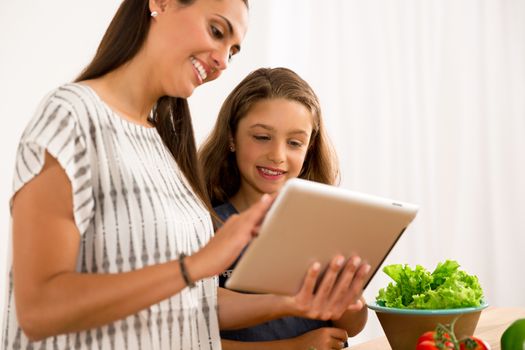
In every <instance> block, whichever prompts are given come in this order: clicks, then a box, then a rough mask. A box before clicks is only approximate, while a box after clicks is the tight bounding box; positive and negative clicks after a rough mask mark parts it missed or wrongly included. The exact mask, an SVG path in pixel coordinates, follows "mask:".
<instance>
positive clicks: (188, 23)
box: [144, 0, 248, 98]
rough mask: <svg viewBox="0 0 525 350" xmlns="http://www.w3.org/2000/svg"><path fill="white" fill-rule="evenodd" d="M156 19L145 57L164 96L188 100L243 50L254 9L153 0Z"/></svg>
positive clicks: (231, 0) (232, 1)
mask: <svg viewBox="0 0 525 350" xmlns="http://www.w3.org/2000/svg"><path fill="white" fill-rule="evenodd" d="M150 9H151V11H157V12H158V16H156V17H155V18H152V22H151V27H150V31H149V34H148V40H147V42H146V46H145V50H144V54H145V55H146V56H147V57H148V59H149V62H151V65H152V67H153V68H152V72H151V74H152V77H151V78H152V79H155V81H158V82H160V86H159V87H157V88H158V89H160V90H161V91H160V93H162V94H164V95H169V96H175V97H182V98H187V97H189V96H190V95H191V94H192V93H193V90H194V89H195V88H196V87H197V86H199V85H201V84H203V83H206V82H209V81H212V80H215V79H217V78H218V77H219V75H220V74H221V72H222V71H223V70H224V69H226V68H227V67H228V60H229V58H230V57H231V56H233V55H235V54H237V53H238V52H239V51H240V45H241V42H242V39H243V38H244V35H245V33H246V30H247V23H248V9H247V7H246V5H245V4H244V2H243V1H242V0H220V1H218V0H197V1H195V2H194V3H193V4H191V5H186V6H182V5H180V4H179V3H178V1H176V0H157V1H155V0H150Z"/></svg>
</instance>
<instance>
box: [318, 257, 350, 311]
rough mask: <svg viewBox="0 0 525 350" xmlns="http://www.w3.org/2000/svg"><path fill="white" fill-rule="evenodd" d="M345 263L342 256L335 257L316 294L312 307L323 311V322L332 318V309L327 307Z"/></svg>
mask: <svg viewBox="0 0 525 350" xmlns="http://www.w3.org/2000/svg"><path fill="white" fill-rule="evenodd" d="M344 262H345V258H344V257H343V256H341V255H338V256H335V257H334V258H333V259H332V261H331V262H330V265H329V266H328V268H327V270H326V272H325V274H324V276H323V278H322V281H321V283H320V285H319V287H318V288H317V292H316V293H315V297H314V300H313V303H312V306H313V308H314V309H317V310H322V312H321V314H320V318H321V319H323V320H327V319H330V318H332V313H331V310H330V308H326V306H327V303H328V302H329V299H330V295H331V293H332V290H333V288H334V284H335V282H336V280H337V276H338V274H339V272H340V271H341V268H342V267H343V265H344Z"/></svg>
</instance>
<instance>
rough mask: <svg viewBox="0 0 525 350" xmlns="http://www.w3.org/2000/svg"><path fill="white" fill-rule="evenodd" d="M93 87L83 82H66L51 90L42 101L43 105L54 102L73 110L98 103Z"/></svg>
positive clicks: (76, 110)
mask: <svg viewBox="0 0 525 350" xmlns="http://www.w3.org/2000/svg"><path fill="white" fill-rule="evenodd" d="M96 97H97V96H96V95H95V94H94V93H93V91H92V90H91V88H90V87H89V86H87V85H85V84H81V83H66V84H63V85H60V86H58V87H56V88H55V89H53V90H51V91H50V92H49V93H48V94H47V95H46V96H45V97H44V98H43V99H42V102H41V105H47V104H54V105H56V106H60V107H62V108H64V109H68V110H70V111H71V112H78V110H79V108H81V107H83V108H85V107H86V106H90V105H96V104H97V103H99V101H98V100H97V98H96Z"/></svg>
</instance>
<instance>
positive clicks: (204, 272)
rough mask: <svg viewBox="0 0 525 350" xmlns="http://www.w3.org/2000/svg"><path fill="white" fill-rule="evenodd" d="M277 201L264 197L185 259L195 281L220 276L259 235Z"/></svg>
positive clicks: (227, 222)
mask: <svg viewBox="0 0 525 350" xmlns="http://www.w3.org/2000/svg"><path fill="white" fill-rule="evenodd" d="M274 198H275V196H270V195H267V194H265V195H263V196H262V198H261V200H259V201H258V202H257V203H255V204H253V205H252V206H251V207H250V208H248V209H247V210H245V211H243V212H242V213H240V214H236V215H232V216H230V218H229V219H228V220H226V221H225V222H224V225H222V227H221V228H220V229H219V230H217V232H216V233H215V236H214V237H213V238H212V239H211V240H210V241H209V242H208V244H206V245H205V246H204V247H203V248H202V249H201V250H199V251H198V252H196V253H195V254H193V255H192V256H189V257H187V258H186V260H185V261H186V264H187V268H188V271H189V274H190V277H191V278H192V279H193V280H195V281H196V280H198V279H201V278H205V277H210V276H214V275H218V274H219V273H221V272H222V271H224V270H226V269H227V268H228V267H230V266H231V264H232V263H233V262H234V261H235V259H236V258H237V257H238V256H239V254H240V253H241V251H242V249H243V248H244V247H245V246H246V244H248V242H249V241H250V240H251V239H252V238H253V237H254V236H256V235H257V234H258V233H259V228H260V224H261V221H262V219H263V218H264V216H265V215H266V212H267V211H268V209H269V208H270V206H271V205H272V203H273V200H274Z"/></svg>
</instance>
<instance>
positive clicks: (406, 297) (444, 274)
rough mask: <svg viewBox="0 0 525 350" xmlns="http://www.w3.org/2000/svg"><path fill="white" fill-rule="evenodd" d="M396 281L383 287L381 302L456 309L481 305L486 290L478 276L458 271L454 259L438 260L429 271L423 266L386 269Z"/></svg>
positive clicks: (410, 307)
mask: <svg viewBox="0 0 525 350" xmlns="http://www.w3.org/2000/svg"><path fill="white" fill-rule="evenodd" d="M383 272H385V273H386V274H387V275H388V276H390V278H392V279H393V280H394V282H390V283H389V284H388V286H387V287H386V288H381V289H380V290H379V294H378V295H377V297H376V302H377V304H379V305H382V306H386V307H395V308H408V309H455V308H460V307H475V306H480V305H481V303H482V300H483V290H482V289H481V286H480V285H479V281H478V278H477V277H476V276H474V275H469V274H467V273H466V272H465V271H462V270H459V264H458V263H457V262H456V261H454V260H447V261H445V262H443V263H439V264H438V266H437V267H436V268H435V270H434V271H433V272H432V273H430V272H429V271H427V270H426V269H425V268H424V267H422V266H421V265H416V267H415V269H412V268H410V266H408V265H402V264H394V265H388V266H385V267H384V268H383Z"/></svg>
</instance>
